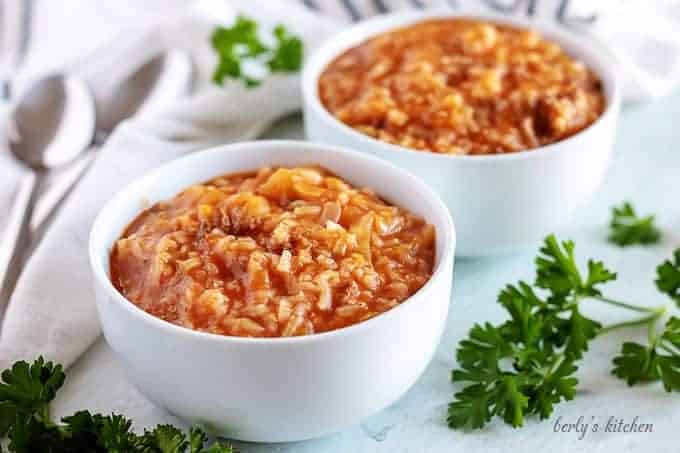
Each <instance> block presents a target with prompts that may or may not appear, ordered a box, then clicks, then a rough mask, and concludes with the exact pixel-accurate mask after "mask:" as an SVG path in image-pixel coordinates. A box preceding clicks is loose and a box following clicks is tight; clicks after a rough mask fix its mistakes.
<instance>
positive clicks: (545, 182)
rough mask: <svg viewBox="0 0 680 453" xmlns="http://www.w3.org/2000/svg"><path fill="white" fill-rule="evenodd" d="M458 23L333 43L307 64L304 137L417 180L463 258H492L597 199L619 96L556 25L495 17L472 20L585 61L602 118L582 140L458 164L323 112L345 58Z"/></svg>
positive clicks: (592, 55) (390, 20)
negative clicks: (381, 39) (441, 207)
mask: <svg viewBox="0 0 680 453" xmlns="http://www.w3.org/2000/svg"><path fill="white" fill-rule="evenodd" d="M457 16H461V14H457V13H455V12H451V11H448V12H415V13H404V14H395V15H386V16H381V17H380V18H377V19H372V20H368V21H366V22H362V23H361V24H359V25H356V26H353V27H350V28H348V29H346V30H345V31H344V32H342V33H340V34H338V35H336V36H334V37H332V38H331V39H329V40H328V41H327V42H326V43H324V44H323V45H322V46H321V47H320V48H319V49H318V50H317V51H316V52H315V53H314V54H313V55H312V57H311V58H310V59H309V61H307V63H306V65H305V69H304V73H303V76H302V93H303V99H304V104H303V108H304V118H305V130H306V134H307V137H308V138H309V139H311V140H318V141H324V142H327V143H332V144H336V145H342V146H347V147H350V148H353V149H357V150H360V151H363V152H366V153H370V154H373V155H375V156H378V157H380V158H383V159H385V160H388V161H390V162H392V163H394V164H396V165H399V166H401V167H403V168H406V169H408V170H409V171H411V172H413V173H414V174H416V175H417V176H420V177H421V178H422V179H423V180H425V181H426V182H427V183H428V184H429V185H430V186H431V187H432V188H434V189H435V190H436V191H437V192H438V193H439V195H440V196H441V197H442V199H443V200H444V202H445V203H446V204H447V206H448V207H449V208H450V209H451V212H452V213H453V214H454V216H455V218H456V229H457V232H458V242H459V246H458V248H457V253H458V254H460V255H463V256H476V255H487V254H493V253H498V252H504V251H508V250H512V249H515V248H517V247H518V246H523V245H526V244H530V243H532V242H533V241H535V240H537V239H540V238H541V237H543V236H545V235H547V234H549V233H551V232H553V231H555V230H557V229H559V228H561V227H563V226H564V225H565V224H567V223H568V222H569V220H570V219H571V218H572V215H573V214H574V211H575V210H576V209H577V208H578V207H580V206H581V205H583V204H584V203H586V202H587V201H588V200H589V199H590V197H591V196H592V195H593V193H594V192H595V191H596V189H597V188H598V187H599V185H600V183H601V182H602V180H603V178H604V175H605V173H606V170H607V166H608V162H609V160H610V156H611V151H612V145H613V140H614V135H615V131H616V121H617V117H618V112H619V104H620V94H619V87H618V83H617V80H616V77H615V74H614V72H613V71H614V66H613V64H612V63H611V60H610V57H609V56H608V54H607V53H606V52H604V51H603V50H602V49H601V48H600V47H598V46H597V45H596V44H595V43H594V42H593V41H589V40H588V41H587V40H583V39H580V38H579V37H578V36H576V34H574V33H570V34H568V33H565V32H564V31H563V30H562V29H560V28H558V27H556V26H554V25H553V24H551V23H546V22H540V21H536V20H534V21H530V20H527V19H520V18H509V17H506V16H499V15H493V14H488V15H481V16H480V15H475V16H472V17H474V18H478V19H481V20H490V21H493V22H497V23H505V24H510V25H515V26H519V27H525V28H526V27H533V28H534V29H536V30H538V31H539V32H540V33H542V34H543V36H545V37H547V38H548V39H551V40H554V41H555V42H557V43H559V44H560V45H561V46H562V47H563V48H564V49H565V50H566V51H568V52H569V53H570V54H571V55H573V56H575V57H577V58H579V59H581V60H582V61H584V62H585V63H586V64H587V65H588V66H589V67H590V68H591V69H592V70H594V71H595V72H596V73H597V74H598V75H599V76H600V78H601V80H602V82H603V85H604V93H605V97H606V103H607V105H606V110H605V112H604V114H603V115H602V116H601V117H600V118H599V119H598V120H597V121H596V122H595V123H593V124H592V125H591V126H590V127H588V128H586V129H584V130H583V131H581V132H580V133H578V134H576V135H574V136H572V137H571V138H568V139H566V140H563V141H560V142H557V143H554V144H551V145H548V146H544V147H540V148H537V149H532V150H528V151H521V152H516V153H510V154H500V155H491V156H452V155H443V154H437V153H431V152H422V151H414V150H410V149H408V148H404V147H401V146H397V145H392V144H389V143H386V142H382V141H379V140H377V139H374V138H372V137H370V136H368V135H365V134H362V133H360V132H358V131H356V130H354V129H352V128H351V127H349V126H347V125H345V124H343V123H342V122H340V121H338V120H337V119H336V118H335V117H333V115H331V114H330V113H329V112H328V111H327V110H326V109H325V107H324V106H323V105H322V104H321V101H320V100H319V96H318V79H319V76H320V74H321V73H322V72H323V70H324V69H325V68H326V66H327V65H328V64H329V63H330V62H331V61H333V60H334V59H335V58H336V57H337V56H339V55H340V54H342V53H343V52H345V51H346V50H348V49H350V48H351V47H354V46H356V45H358V44H360V43H362V42H363V41H365V40H366V39H368V38H371V37H373V36H375V35H378V34H380V33H383V32H386V31H389V30H392V29H394V28H398V27H400V26H404V25H408V24H412V23H416V22H419V21H422V20H426V19H431V18H437V17H457ZM466 17H470V16H466Z"/></svg>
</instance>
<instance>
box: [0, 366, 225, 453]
mask: <svg viewBox="0 0 680 453" xmlns="http://www.w3.org/2000/svg"><path fill="white" fill-rule="evenodd" d="M1 378H2V382H0V440H4V441H5V443H6V444H7V448H8V450H9V451H10V452H13V453H36V452H51V453H80V452H88V453H236V450H235V449H234V448H233V447H232V446H230V445H226V444H223V443H220V442H214V443H212V444H209V443H208V436H207V435H206V434H205V433H204V432H203V431H201V430H200V429H198V428H192V429H191V431H190V432H189V434H188V435H187V434H185V433H183V432H182V431H180V430H179V429H177V428H175V427H174V426H170V425H158V426H156V427H155V428H154V429H152V430H146V431H144V433H143V434H141V435H138V434H135V433H134V432H133V431H132V422H131V421H130V420H128V419H127V418H125V417H123V416H122V415H116V414H111V415H101V414H92V413H90V412H88V411H80V412H76V413H75V414H73V415H71V416H69V417H64V418H63V419H62V420H61V422H60V423H55V422H53V421H52V420H51V418H50V415H49V404H50V402H51V401H52V400H53V399H54V397H55V396H56V394H57V391H58V390H59V389H60V388H61V386H62V385H63V383H64V380H65V374H64V372H63V370H62V367H61V365H55V364H53V363H52V362H46V361H45V360H44V359H43V358H42V357H41V358H38V359H37V360H35V361H34V362H33V363H32V364H30V365H29V364H28V363H27V362H24V361H21V362H17V363H15V364H14V365H13V366H12V368H10V369H7V370H5V371H3V372H2V375H1ZM0 452H2V447H0Z"/></svg>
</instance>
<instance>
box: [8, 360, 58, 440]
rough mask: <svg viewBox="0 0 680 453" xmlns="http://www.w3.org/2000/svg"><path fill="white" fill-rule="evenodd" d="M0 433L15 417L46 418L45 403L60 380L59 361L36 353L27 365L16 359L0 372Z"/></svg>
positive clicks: (13, 421)
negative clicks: (47, 358)
mask: <svg viewBox="0 0 680 453" xmlns="http://www.w3.org/2000/svg"><path fill="white" fill-rule="evenodd" d="M0 378H1V380H2V381H1V382H0V437H2V436H4V435H5V434H6V433H7V432H8V431H9V429H10V427H11V425H12V424H13V423H15V422H16V421H17V420H18V419H21V420H24V419H26V418H27V417H29V416H30V417H38V418H39V419H41V420H42V421H46V419H47V418H48V405H49V403H50V401H52V400H53V399H54V397H55V395H56V393H57V391H58V390H59V388H61V386H62V385H63V383H64V379H65V375H64V372H63V370H62V367H61V365H54V364H53V363H52V362H45V360H44V359H43V358H42V357H40V358H39V359H38V360H36V361H35V362H33V364H31V365H29V364H28V363H27V362H24V361H20V362H17V363H15V364H14V365H13V366H12V368H10V369H8V370H5V371H3V372H2V374H1V375H0Z"/></svg>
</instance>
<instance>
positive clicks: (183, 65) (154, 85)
mask: <svg viewBox="0 0 680 453" xmlns="http://www.w3.org/2000/svg"><path fill="white" fill-rule="evenodd" d="M194 73H195V71H194V67H193V63H192V60H191V57H190V56H189V55H188V54H187V53H185V52H182V51H179V50H168V51H166V52H163V53H161V54H159V55H157V56H155V57H154V58H152V59H151V60H149V61H147V62H146V63H144V64H143V65H141V66H140V67H139V68H137V69H136V70H134V71H133V72H132V73H131V74H130V75H128V76H127V77H125V78H124V79H123V80H122V81H121V82H120V83H119V84H118V85H117V86H116V87H115V88H114V89H113V90H110V91H109V93H108V96H103V97H102V98H101V99H97V132H98V134H104V135H108V134H110V133H111V131H112V130H113V129H114V128H115V127H116V126H117V125H118V124H119V123H120V122H122V121H123V120H125V119H127V118H130V117H132V116H133V115H136V114H138V113H141V112H144V113H149V112H150V111H159V110H162V109H164V108H166V107H168V106H170V105H171V104H172V103H175V102H177V99H178V98H179V97H181V96H182V95H184V94H186V93H188V92H189V91H190V90H191V87H192V85H193V80H194Z"/></svg>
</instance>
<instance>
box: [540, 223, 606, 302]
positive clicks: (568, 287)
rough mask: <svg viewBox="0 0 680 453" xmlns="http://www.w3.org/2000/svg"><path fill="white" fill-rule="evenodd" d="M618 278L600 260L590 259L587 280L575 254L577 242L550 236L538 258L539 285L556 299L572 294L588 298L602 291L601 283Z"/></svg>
mask: <svg viewBox="0 0 680 453" xmlns="http://www.w3.org/2000/svg"><path fill="white" fill-rule="evenodd" d="M612 280H616V273H614V272H611V271H609V270H608V269H607V268H605V267H604V264H603V263H602V262H600V261H593V260H589V261H588V274H587V275H586V278H585V279H583V277H582V276H581V273H580V271H579V269H578V265H577V263H576V259H575V257H574V242H573V241H562V242H560V241H558V240H557V238H556V237H555V236H554V235H550V236H548V237H547V238H546V239H545V241H544V243H543V246H542V247H541V249H540V251H539V256H538V257H537V258H536V286H538V287H539V288H543V289H546V290H548V291H550V293H551V295H552V297H553V298H554V299H557V300H559V299H564V298H566V297H568V296H573V297H588V296H598V295H600V294H601V292H600V290H599V289H598V288H597V286H598V285H600V284H603V283H607V282H609V281H612Z"/></svg>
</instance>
